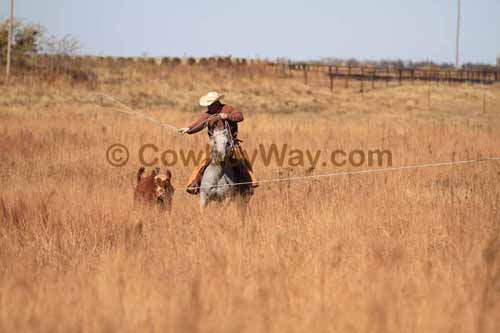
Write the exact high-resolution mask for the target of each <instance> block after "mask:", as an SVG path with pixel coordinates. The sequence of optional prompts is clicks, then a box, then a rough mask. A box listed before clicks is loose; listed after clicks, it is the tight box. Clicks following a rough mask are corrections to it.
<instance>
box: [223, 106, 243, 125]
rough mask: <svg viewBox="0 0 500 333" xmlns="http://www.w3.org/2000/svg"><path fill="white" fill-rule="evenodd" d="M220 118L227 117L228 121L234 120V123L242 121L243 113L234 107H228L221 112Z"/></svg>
mask: <svg viewBox="0 0 500 333" xmlns="http://www.w3.org/2000/svg"><path fill="white" fill-rule="evenodd" d="M221 115H222V117H221V118H222V119H227V120H230V121H234V122H235V123H239V122H240V121H243V119H244V118H243V113H241V111H238V110H236V109H234V108H232V107H231V108H228V109H227V110H224V112H222V113H221Z"/></svg>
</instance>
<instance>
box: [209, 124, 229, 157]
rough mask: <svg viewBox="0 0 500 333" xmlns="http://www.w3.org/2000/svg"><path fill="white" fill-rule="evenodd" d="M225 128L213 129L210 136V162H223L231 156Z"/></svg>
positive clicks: (227, 133)
mask: <svg viewBox="0 0 500 333" xmlns="http://www.w3.org/2000/svg"><path fill="white" fill-rule="evenodd" d="M230 135H231V134H230V133H229V131H228V129H227V128H222V129H219V128H218V129H215V130H214V132H213V134H212V156H211V157H212V162H214V163H221V162H224V161H225V160H226V159H227V158H229V156H231V153H232V152H231V149H232V146H231V138H230Z"/></svg>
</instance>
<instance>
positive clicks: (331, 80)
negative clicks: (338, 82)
mask: <svg viewBox="0 0 500 333" xmlns="http://www.w3.org/2000/svg"><path fill="white" fill-rule="evenodd" d="M328 77H329V78H330V91H332V92H333V72H332V66H328Z"/></svg>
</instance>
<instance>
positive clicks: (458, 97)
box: [0, 66, 500, 332]
mask: <svg viewBox="0 0 500 333" xmlns="http://www.w3.org/2000/svg"><path fill="white" fill-rule="evenodd" d="M99 77H100V82H99V88H98V90H100V91H105V92H107V93H110V94H111V95H113V96H115V97H117V98H119V99H121V100H123V101H124V102H126V103H128V104H130V105H132V106H134V107H136V108H139V109H141V110H142V111H144V112H146V113H148V114H150V115H152V116H155V117H157V118H160V119H162V120H164V121H167V122H169V123H173V124H175V125H177V126H178V127H181V126H183V125H185V124H187V123H189V122H190V121H191V120H192V119H193V117H195V116H196V113H195V112H200V110H199V109H198V108H197V107H196V104H195V103H196V100H197V98H198V97H199V95H201V94H203V93H205V92H206V90H208V89H219V90H222V91H226V92H228V98H227V102H228V103H230V104H233V105H235V106H238V107H239V108H241V109H242V110H243V112H244V113H245V116H246V120H245V122H244V123H243V125H242V126H241V130H240V132H241V137H242V139H243V140H245V143H244V144H245V147H246V148H252V147H256V146H257V145H258V144H260V143H264V144H270V143H278V144H281V143H288V144H289V145H290V146H294V147H299V148H309V149H314V150H316V149H331V148H332V147H333V148H337V147H341V148H343V149H345V150H350V149H357V148H361V149H365V148H384V149H390V150H391V151H392V152H393V159H394V166H398V165H407V164H416V163H427V162H432V161H437V162H441V161H448V160H452V159H454V160H461V159H470V158H477V157H484V156H495V155H496V156H500V150H499V149H498V143H499V142H500V131H499V130H500V89H499V87H491V88H487V89H486V90H485V91H483V90H482V88H479V87H472V86H462V85H461V86H456V85H454V86H447V85H439V86H438V85H432V86H430V88H429V87H428V86H424V85H411V84H408V85H403V86H402V87H394V88H390V89H382V88H380V89H376V90H373V91H371V92H369V93H366V94H359V93H357V92H356V91H357V89H356V88H354V87H353V88H352V89H350V90H343V89H340V87H341V86H342V85H343V83H338V85H337V86H336V88H337V89H335V92H334V93H333V94H332V93H330V92H329V91H328V90H327V89H326V88H327V87H328V86H327V85H323V84H322V85H321V86H319V85H313V86H305V85H303V84H302V83H301V82H300V79H296V80H292V79H285V78H280V77H278V76H275V77H273V76H272V75H266V74H255V73H252V72H249V71H247V72H245V71H232V70H226V71H223V70H216V69H213V70H210V71H208V70H203V69H200V68H189V67H185V66H180V67H177V68H175V69H172V68H163V69H162V70H159V71H156V72H155V71H152V70H146V69H145V70H144V71H130V70H126V69H124V70H120V69H115V71H114V72H113V71H104V70H101V72H100V73H99ZM428 89H431V109H430V110H429V109H428V105H427V92H428ZM484 93H486V94H487V103H488V104H487V109H486V112H483V105H482V103H483V96H484ZM101 102H102V101H101V100H100V99H99V98H97V97H95V95H93V91H92V90H89V89H88V88H87V87H86V86H82V87H74V88H71V86H70V85H68V84H67V83H66V82H63V81H61V82H58V81H55V82H52V83H51V84H47V83H43V82H36V81H30V80H27V81H24V82H21V81H18V82H17V83H15V84H14V85H13V86H10V87H3V88H2V91H1V93H0V134H1V135H0V152H1V160H0V170H1V172H0V177H1V178H0V179H1V185H2V190H1V194H0V331H1V332H30V331H37V332H79V331H85V332H105V331H125V332H128V331H130V332H138V331H158V332H164V331H171V332H184V331H186V332H195V331H202V332H226V331H228V332H229V331H230V332H233V331H247V332H255V331H274V332H303V331H323V332H325V331H329V332H330V331H331V332H362V331H366V332H498V330H499V329H500V327H499V323H500V298H499V292H498V290H499V288H500V243H499V228H500V210H499V207H500V187H499V178H500V163H498V162H491V163H480V164H475V165H466V166H458V167H454V168H451V167H444V168H436V169H425V170H413V171H401V172H392V173H384V174H372V175H356V176H349V177H343V178H332V179H324V180H322V181H320V182H305V183H292V184H290V186H289V187H288V186H287V185H285V186H276V185H263V186H261V187H260V188H259V189H258V190H257V192H256V195H255V196H254V197H253V198H252V201H251V205H250V206H251V213H250V214H249V216H248V218H247V220H246V221H245V222H243V221H241V220H240V219H239V218H238V214H237V210H236V209H235V208H234V207H231V206H230V207H228V209H223V208H220V207H213V209H210V210H209V211H208V212H207V213H206V214H204V215H202V214H200V212H199V211H198V208H197V198H196V197H191V196H189V195H188V194H186V193H184V191H183V185H184V182H185V181H186V179H187V177H188V176H189V174H190V171H191V170H190V167H183V166H182V165H177V166H175V167H172V168H171V169H172V171H173V173H174V178H173V179H174V183H175V185H176V187H177V189H178V191H177V193H176V196H175V200H174V208H173V212H172V215H171V216H168V217H167V216H163V215H160V214H158V213H157V212H156V211H154V210H151V211H149V210H146V209H134V208H133V206H132V193H133V185H134V179H135V173H136V171H137V168H138V166H139V162H138V160H137V158H136V155H134V154H135V153H136V152H137V150H138V148H139V146H140V145H142V144H144V143H154V144H156V145H157V146H159V147H161V148H165V149H166V148H175V149H180V148H196V147H198V146H200V145H202V144H203V143H204V142H205V141H206V135H205V134H200V135H197V136H193V137H191V136H190V137H186V136H177V135H175V134H172V133H170V132H166V131H165V130H162V129H160V128H157V127H154V126H153V125H151V124H149V123H146V122H143V121H141V120H138V119H131V118H128V117H127V116H123V115H121V114H117V113H114V112H113V111H111V109H110V108H98V107H97V106H96V105H95V104H94V103H101ZM108 104H109V103H106V105H108ZM117 142H118V143H122V144H125V145H127V146H128V147H129V149H130V151H131V155H132V157H131V160H130V161H129V163H128V164H127V165H126V166H125V167H123V168H113V167H111V166H110V165H109V164H108V163H107V162H106V158H105V152H106V149H107V147H108V146H109V145H110V144H113V143H117ZM255 169H256V174H257V176H258V177H259V178H271V177H273V176H275V175H276V170H275V169H276V168H275V166H273V165H271V166H269V167H264V166H263V165H262V164H261V163H257V164H256V166H255ZM351 169H353V168H351ZM341 170H344V169H338V168H336V169H334V171H341ZM325 171H332V167H331V166H330V167H328V166H327V167H324V168H323V167H322V168H320V169H318V170H315V171H314V172H316V173H320V172H325ZM304 173H305V170H302V169H300V168H299V169H295V170H294V171H293V174H294V175H301V174H304Z"/></svg>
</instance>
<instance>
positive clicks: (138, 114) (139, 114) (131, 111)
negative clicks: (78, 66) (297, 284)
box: [94, 93, 217, 132]
mask: <svg viewBox="0 0 500 333" xmlns="http://www.w3.org/2000/svg"><path fill="white" fill-rule="evenodd" d="M96 95H97V96H101V97H105V98H107V99H109V100H110V101H112V102H114V103H116V104H117V105H119V106H121V107H122V108H123V109H124V110H122V109H115V108H112V110H113V111H116V112H121V113H124V114H128V115H130V116H136V117H140V118H142V119H144V120H147V121H149V122H152V123H154V124H156V125H158V126H160V127H163V128H166V129H169V130H172V131H175V132H178V131H179V129H178V128H177V127H175V126H174V125H170V124H168V123H165V122H161V121H159V120H158V119H156V118H153V117H151V116H148V115H146V114H144V113H142V112H140V111H137V110H135V109H133V108H131V107H130V106H128V105H126V104H124V103H122V102H120V101H119V100H117V99H116V98H114V97H113V96H110V95H108V94H105V93H97V94H96ZM94 104H95V105H97V106H99V107H103V106H102V105H99V104H96V103H94ZM125 110H127V111H125ZM216 117H217V115H212V116H210V117H208V118H207V119H205V120H204V121H203V122H201V123H200V125H205V123H207V122H208V121H210V120H212V119H214V118H216Z"/></svg>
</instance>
